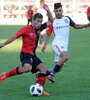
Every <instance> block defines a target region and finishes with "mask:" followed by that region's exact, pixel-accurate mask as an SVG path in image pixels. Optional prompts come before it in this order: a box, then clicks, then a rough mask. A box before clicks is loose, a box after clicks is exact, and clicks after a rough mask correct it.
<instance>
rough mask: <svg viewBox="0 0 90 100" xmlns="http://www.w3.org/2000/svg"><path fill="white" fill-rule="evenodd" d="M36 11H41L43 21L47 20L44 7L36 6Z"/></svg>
mask: <svg viewBox="0 0 90 100" xmlns="http://www.w3.org/2000/svg"><path fill="white" fill-rule="evenodd" d="M37 13H41V14H42V15H43V23H45V22H46V21H47V12H46V10H45V9H42V8H38V9H37Z"/></svg>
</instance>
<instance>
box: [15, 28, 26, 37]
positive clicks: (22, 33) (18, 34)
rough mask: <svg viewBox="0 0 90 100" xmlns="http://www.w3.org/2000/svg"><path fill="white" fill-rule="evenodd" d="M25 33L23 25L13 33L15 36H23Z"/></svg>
mask: <svg viewBox="0 0 90 100" xmlns="http://www.w3.org/2000/svg"><path fill="white" fill-rule="evenodd" d="M24 34H25V27H23V28H21V29H20V30H19V31H18V32H17V33H16V34H15V35H16V37H17V38H19V37H21V36H23V35H24Z"/></svg>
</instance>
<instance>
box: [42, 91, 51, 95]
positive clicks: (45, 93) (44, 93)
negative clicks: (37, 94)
mask: <svg viewBox="0 0 90 100" xmlns="http://www.w3.org/2000/svg"><path fill="white" fill-rule="evenodd" d="M42 95H47V96H49V95H50V94H49V93H47V92H45V91H43V93H42Z"/></svg>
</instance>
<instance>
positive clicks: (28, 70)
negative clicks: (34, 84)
mask: <svg viewBox="0 0 90 100" xmlns="http://www.w3.org/2000/svg"><path fill="white" fill-rule="evenodd" d="M31 70H32V66H31V65H30V64H24V66H23V67H22V71H23V72H30V71H31Z"/></svg>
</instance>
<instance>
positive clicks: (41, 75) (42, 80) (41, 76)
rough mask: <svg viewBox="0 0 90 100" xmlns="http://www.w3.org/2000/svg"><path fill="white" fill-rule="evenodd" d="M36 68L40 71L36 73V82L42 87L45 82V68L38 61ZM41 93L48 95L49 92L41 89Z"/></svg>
mask: <svg viewBox="0 0 90 100" xmlns="http://www.w3.org/2000/svg"><path fill="white" fill-rule="evenodd" d="M36 68H37V70H39V71H40V73H38V74H36V78H37V79H36V83H39V84H40V85H42V87H44V85H45V82H46V79H47V78H46V68H45V66H44V64H43V63H40V64H39V65H38V66H37V67H36ZM42 95H49V93H47V92H45V91H43V93H42Z"/></svg>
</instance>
